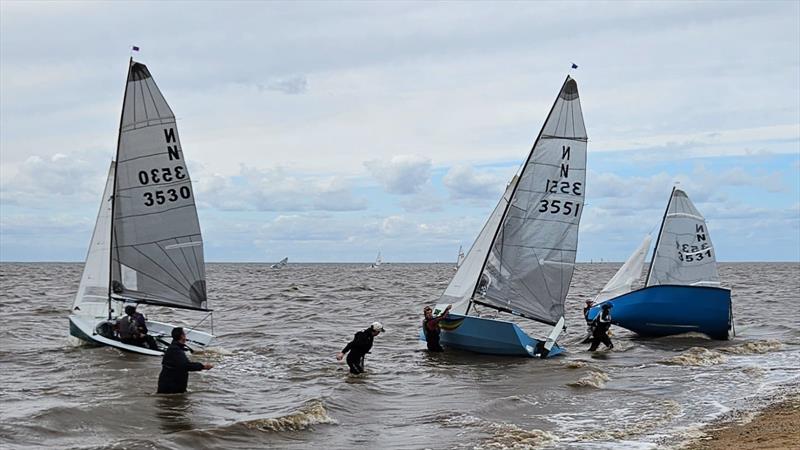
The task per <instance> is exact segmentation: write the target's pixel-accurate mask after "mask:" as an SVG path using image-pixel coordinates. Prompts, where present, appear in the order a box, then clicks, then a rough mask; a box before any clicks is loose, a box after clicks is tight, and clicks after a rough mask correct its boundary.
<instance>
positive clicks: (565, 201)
mask: <svg viewBox="0 0 800 450" xmlns="http://www.w3.org/2000/svg"><path fill="white" fill-rule="evenodd" d="M586 145H587V137H586V129H585V127H584V123H583V114H582V112H581V105H580V99H579V96H578V85H577V83H576V82H575V80H573V79H572V78H570V77H569V76H568V77H567V78H566V80H565V81H564V84H563V85H562V87H561V90H560V91H559V94H558V96H557V97H556V100H555V102H554V104H553V107H552V108H551V110H550V113H549V114H548V116H547V119H546V120H545V123H544V126H543V127H542V130H541V131H540V132H539V136H538V137H537V139H536V141H535V143H534V145H533V148H532V149H531V151H530V153H529V154H528V158H527V160H526V162H525V163H524V164H523V166H522V168H521V169H520V172H519V174H518V175H517V176H515V177H514V179H513V180H512V181H511V183H509V185H508V186H507V188H506V191H505V193H504V194H503V196H502V197H501V199H500V202H499V203H498V204H497V206H496V207H495V209H494V211H493V212H492V214H491V215H490V216H489V219H488V220H487V222H486V224H485V225H484V227H483V229H482V230H481V232H480V234H479V235H478V237H477V239H476V240H475V242H474V243H473V244H472V247H471V248H470V249H469V251H468V252H467V255H466V257H465V258H464V261H463V263H462V264H461V265H460V266H459V268H458V270H457V271H456V274H455V275H454V276H453V279H452V280H451V281H450V284H449V285H448V286H447V288H446V289H445V291H444V293H443V294H442V296H441V297H440V298H439V301H438V304H437V305H436V308H435V310H434V314H438V313H439V312H440V311H443V310H444V309H445V307H446V306H447V305H448V304H452V305H453V308H452V309H451V311H450V314H449V316H448V317H447V318H445V319H443V320H442V321H440V322H439V323H440V326H441V328H442V334H441V338H440V340H441V343H442V344H443V345H444V346H446V347H452V348H458V349H463V350H469V351H474V352H478V353H486V354H496V355H520V356H531V357H540V358H545V357H548V356H554V355H557V354H559V353H561V352H562V351H563V349H561V348H560V347H559V346H558V345H556V344H555V341H556V339H557V338H558V336H559V334H560V333H561V331H562V330H563V327H564V301H565V299H566V297H567V292H568V290H569V286H570V282H571V280H572V273H573V271H574V266H575V256H576V251H577V246H578V225H579V223H580V218H581V214H582V213H583V206H584V195H585V189H584V186H585V181H586ZM476 305H480V306H481V307H485V308H489V309H491V310H495V311H500V312H504V313H510V314H513V315H514V316H517V317H523V318H526V319H530V320H532V321H536V322H540V323H543V324H547V325H549V326H552V327H553V328H552V331H551V332H550V334H549V336H548V337H547V338H546V339H534V338H532V337H530V336H528V335H527V334H526V333H525V332H524V331H522V329H520V327H519V326H518V325H517V324H515V323H513V322H510V321H505V320H496V319H490V318H485V317H480V316H479V314H478V312H477V311H476ZM421 338H422V339H423V340H424V338H425V336H424V333H421Z"/></svg>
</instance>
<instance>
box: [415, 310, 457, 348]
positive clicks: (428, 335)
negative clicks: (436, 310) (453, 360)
mask: <svg viewBox="0 0 800 450" xmlns="http://www.w3.org/2000/svg"><path fill="white" fill-rule="evenodd" d="M452 307H453V305H447V308H445V310H444V312H443V313H441V314H439V315H438V316H436V317H433V309H431V307H430V306H426V307H425V309H424V310H423V313H424V314H425V318H424V319H422V331H423V332H424V333H425V342H426V343H427V344H428V351H429V352H443V351H444V349H443V348H442V346H441V345H440V344H439V336H440V335H441V334H442V330H441V328H439V321H441V320H442V319H444V318H445V317H447V313H449V312H450V308H452Z"/></svg>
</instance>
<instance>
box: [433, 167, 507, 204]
mask: <svg viewBox="0 0 800 450" xmlns="http://www.w3.org/2000/svg"><path fill="white" fill-rule="evenodd" d="M509 172H510V171H509V170H508V169H506V170H502V171H499V172H498V171H495V170H482V171H480V172H477V171H476V170H475V169H473V168H472V167H471V166H468V165H464V164H458V165H455V166H453V167H451V168H450V170H448V171H447V173H446V174H445V175H444V178H442V183H443V184H444V186H445V187H446V188H447V190H448V192H449V193H450V197H451V198H453V199H456V200H458V199H480V200H487V199H493V200H498V199H500V195H502V193H503V189H504V188H505V186H506V184H508V182H509V181H511V175H510V173H509Z"/></svg>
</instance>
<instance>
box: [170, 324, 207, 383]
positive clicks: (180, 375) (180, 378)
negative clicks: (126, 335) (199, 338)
mask: <svg viewBox="0 0 800 450" xmlns="http://www.w3.org/2000/svg"><path fill="white" fill-rule="evenodd" d="M186 350H188V347H186V333H185V332H184V331H183V328H181V327H176V328H173V329H172V343H171V344H170V345H169V347H168V348H167V351H166V352H164V359H162V360H161V373H160V374H159V375H158V393H159V394H181V393H183V392H186V385H187V384H188V382H189V372H197V371H200V370H209V369H211V368H213V367H214V366H213V365H211V364H207V363H199V362H192V361H189V358H187V357H186Z"/></svg>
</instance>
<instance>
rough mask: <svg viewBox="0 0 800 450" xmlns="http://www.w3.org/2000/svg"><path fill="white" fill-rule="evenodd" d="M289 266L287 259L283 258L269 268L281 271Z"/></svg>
mask: <svg viewBox="0 0 800 450" xmlns="http://www.w3.org/2000/svg"><path fill="white" fill-rule="evenodd" d="M287 264H289V257H288V256H287V257H286V258H283V259H282V260H280V261H278V262H276V263H275V264H273V265H271V266H269V267H270V268H271V269H282V268H283V267H284V266H286V265H287Z"/></svg>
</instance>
